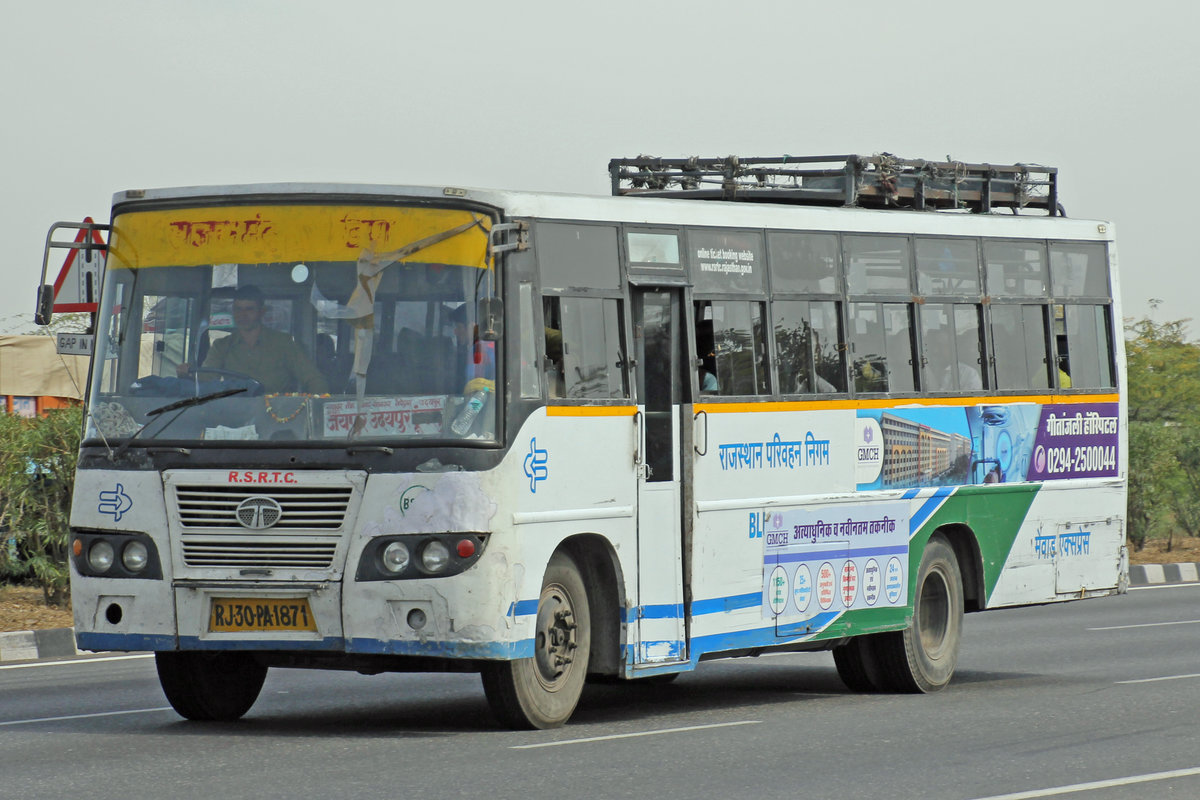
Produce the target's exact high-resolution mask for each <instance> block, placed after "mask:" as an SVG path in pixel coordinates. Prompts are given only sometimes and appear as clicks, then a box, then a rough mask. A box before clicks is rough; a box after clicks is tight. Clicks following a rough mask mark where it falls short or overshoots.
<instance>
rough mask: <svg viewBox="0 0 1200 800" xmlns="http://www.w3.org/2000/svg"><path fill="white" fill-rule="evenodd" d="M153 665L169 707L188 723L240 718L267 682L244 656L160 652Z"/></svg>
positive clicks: (249, 657)
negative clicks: (191, 721) (264, 682)
mask: <svg viewBox="0 0 1200 800" xmlns="http://www.w3.org/2000/svg"><path fill="white" fill-rule="evenodd" d="M154 664H155V666H156V667H157V668H158V682H159V683H160V684H161V685H162V690H163V693H164V694H165V695H166V696H167V701H168V702H169V703H170V704H171V708H173V709H175V711H177V712H178V713H179V715H180V716H182V717H186V718H187V719H191V720H199V721H229V720H235V719H238V718H240V717H241V716H242V715H243V714H245V713H246V712H247V711H249V710H250V706H252V705H254V701H255V700H257V699H258V693H259V692H260V691H262V686H263V681H265V680H266V679H267V668H266V667H265V666H263V665H262V664H260V663H259V662H258V661H256V660H255V659H254V657H253V656H252V655H250V654H248V653H197V652H186V653H176V652H163V653H155V654H154Z"/></svg>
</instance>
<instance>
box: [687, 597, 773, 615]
mask: <svg viewBox="0 0 1200 800" xmlns="http://www.w3.org/2000/svg"><path fill="white" fill-rule="evenodd" d="M761 605H762V592H752V593H751V594H735V595H733V596H732V597H712V598H709V599H707V600H694V601H692V616H693V617H699V616H703V615H705V614H723V613H725V612H726V611H737V610H739V609H743V608H758V607H759V606H761Z"/></svg>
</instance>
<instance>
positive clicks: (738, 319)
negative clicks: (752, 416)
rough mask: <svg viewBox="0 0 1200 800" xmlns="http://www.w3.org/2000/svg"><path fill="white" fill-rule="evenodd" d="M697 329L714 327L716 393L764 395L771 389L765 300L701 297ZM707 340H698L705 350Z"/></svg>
mask: <svg viewBox="0 0 1200 800" xmlns="http://www.w3.org/2000/svg"><path fill="white" fill-rule="evenodd" d="M695 308H696V329H697V332H698V333H699V332H703V331H711V339H712V344H713V348H712V350H711V351H706V352H700V351H699V350H698V351H697V355H698V356H700V358H701V360H704V359H705V358H706V356H707V353H708V352H711V353H712V356H711V360H712V365H713V367H714V368H715V370H716V378H717V380H716V384H717V388H716V391H715V392H713V393H715V394H719V395H723V396H727V395H762V394H768V393H770V391H771V390H770V382H769V380H768V378H767V355H766V354H767V344H766V331H765V329H764V328H765V325H764V322H765V320H764V315H763V304H762V303H760V302H757V301H748V300H701V301H698V302H697V303H696V306H695ZM702 335H704V334H702ZM703 345H704V342H703V341H701V342H697V346H698V347H699V348H700V349H701V350H703V349H704V347H703Z"/></svg>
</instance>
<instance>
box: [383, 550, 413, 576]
mask: <svg viewBox="0 0 1200 800" xmlns="http://www.w3.org/2000/svg"><path fill="white" fill-rule="evenodd" d="M379 560H380V561H381V562H383V568H384V569H385V570H387V571H388V572H390V573H392V574H393V575H396V574H399V573H401V572H404V569H405V568H406V567H407V566H408V562H409V560H410V559H409V554H408V546H407V545H405V544H404V542H392V543H391V544H389V545H388V546H387V547H385V548H383V553H382V554H381V555H380V557H379Z"/></svg>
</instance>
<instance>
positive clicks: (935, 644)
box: [872, 533, 963, 693]
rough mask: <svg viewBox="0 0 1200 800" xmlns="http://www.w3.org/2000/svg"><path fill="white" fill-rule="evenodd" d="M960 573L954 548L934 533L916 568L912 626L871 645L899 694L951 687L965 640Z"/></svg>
mask: <svg viewBox="0 0 1200 800" xmlns="http://www.w3.org/2000/svg"><path fill="white" fill-rule="evenodd" d="M962 620H963V585H962V572H961V570H960V569H959V566H958V557H957V556H956V555H955V554H954V548H953V547H951V546H950V543H949V542H948V541H947V540H946V538H945V537H944V536H942V535H941V534H936V533H935V534H934V535H933V536H932V537H931V538H930V539H929V544H927V545H926V546H925V552H924V553H922V554H921V566H920V567H919V568H918V570H917V583H916V598H915V599H914V601H913V620H912V624H911V625H909V626H908V628H906V629H905V630H903V631H895V632H893V633H882V634H878V635H877V636H878V638H877V639H875V641H874V642H873V645H872V646H873V647H874V648H875V652H876V653H877V655H878V656H879V665H880V669H881V672H882V677H883V679H884V680H885V681H886V683H887V684H888V685H887V688H888V689H891V690H892V691H897V692H911V693H922V692H924V693H928V692H937V691H940V690H942V689H944V688H946V685H947V684H949V683H950V679H951V678H952V677H954V668H955V667H956V666H957V665H958V648H959V644H960V642H961V640H962Z"/></svg>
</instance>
